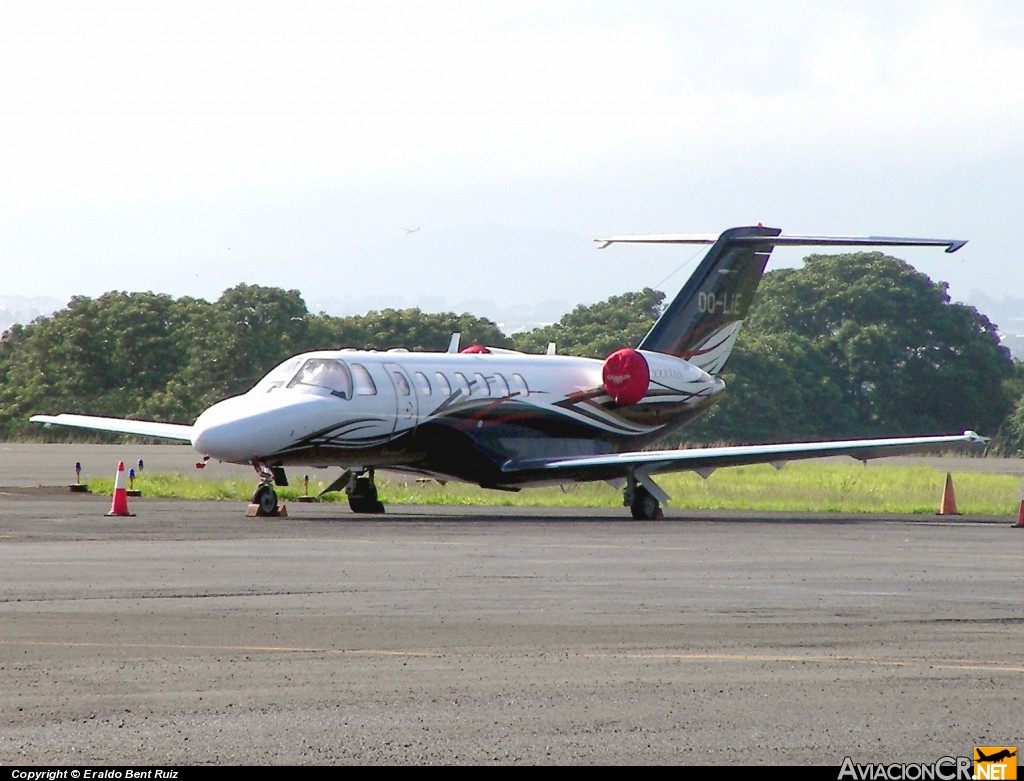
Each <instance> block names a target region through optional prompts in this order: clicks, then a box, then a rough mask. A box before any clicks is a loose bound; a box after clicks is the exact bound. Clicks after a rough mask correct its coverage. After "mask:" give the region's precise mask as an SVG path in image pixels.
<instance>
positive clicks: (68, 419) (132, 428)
mask: <svg viewBox="0 0 1024 781" xmlns="http://www.w3.org/2000/svg"><path fill="white" fill-rule="evenodd" d="M29 422H31V423H43V424H44V425H47V426H51V425H52V426H71V427H73V428H87V429H91V430H92V431H109V432H112V433H116V434H134V435H135V436H139V437H159V438H160V439H175V440H179V441H181V442H191V441H192V427H191V426H183V425H181V424H179V423H156V422H153V421H149V420H126V419H124V418H103V417H99V416H96V415H69V414H62V415H33V416H32V417H31V418H29Z"/></svg>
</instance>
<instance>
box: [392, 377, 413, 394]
mask: <svg viewBox="0 0 1024 781" xmlns="http://www.w3.org/2000/svg"><path fill="white" fill-rule="evenodd" d="M391 376H392V377H394V378H395V387H396V388H398V392H399V393H400V394H402V395H403V396H408V395H409V394H411V393H412V388H410V387H409V381H408V380H407V379H405V375H404V374H402V373H401V372H396V371H393V372H391Z"/></svg>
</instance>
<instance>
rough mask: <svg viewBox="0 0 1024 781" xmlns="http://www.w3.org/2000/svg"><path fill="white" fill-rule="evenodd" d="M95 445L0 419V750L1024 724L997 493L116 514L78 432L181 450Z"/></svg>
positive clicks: (264, 752)
mask: <svg viewBox="0 0 1024 781" xmlns="http://www.w3.org/2000/svg"><path fill="white" fill-rule="evenodd" d="M91 447H97V446H91ZM98 447H100V448H101V450H99V451H84V450H82V449H76V448H73V447H72V446H34V447H29V446H6V445H0V485H6V486H9V487H8V488H4V489H0V498H2V500H3V501H2V502H0V583H2V592H0V702H2V703H3V706H2V707H3V719H2V723H0V764H5V765H10V764H22V765H24V764H33V765H42V764H47V765H48V764H93V765H112V764H130V765H139V766H145V765H154V764H182V765H198V764H212V765H234V764H244V765H272V764H299V765H326V764H370V765H381V764H397V765H429V764H445V765H456V764H542V765H555V764H557V765H565V764H587V765H594V764H631V765H636V764H667V765H694V764H696V765H712V766H724V765H729V766H744V765H774V764H797V765H832V766H838V765H840V764H841V763H842V761H843V759H844V758H845V757H847V756H849V757H851V759H852V760H853V761H854V762H856V763H861V764H864V763H870V762H884V763H886V764H889V763H912V762H925V763H930V762H934V761H936V760H938V759H939V758H941V757H944V756H970V755H971V754H972V752H973V747H974V746H975V745H982V746H1006V745H1009V746H1018V745H1020V744H1021V743H1022V742H1024V741H1022V734H1021V719H1020V713H1021V707H1022V697H1024V588H1022V583H1021V577H1020V573H1021V571H1022V563H1024V530H1020V529H1014V528H1011V524H1012V523H1013V522H1014V521H1015V520H1016V519H1013V518H980V519H979V518H969V519H967V518H956V517H949V516H942V517H935V516H913V517H896V518H894V517H879V516H864V517H843V516H838V515H800V516H795V517H794V516H788V515H783V514H771V515H764V514H755V513H743V514H741V513H713V514H712V513H708V514H696V513H691V512H674V511H671V510H670V511H669V512H668V517H667V519H666V520H664V521H658V522H636V521H632V520H627V519H626V518H625V517H624V511H613V512H602V511H593V510H586V511H578V512H574V511H563V510H557V511H556V510H540V511H537V510H515V511H510V510H506V509H483V510H482V509H480V508H455V509H443V510H440V509H437V508H429V509H427V508H411V507H405V508H403V507H389V508H388V514H387V515H385V516H383V517H356V516H352V515H351V514H350V513H349V511H348V509H347V507H345V506H344V505H342V504H330V505H328V504H297V503H290V504H289V505H288V512H289V515H288V517H287V518H280V519H267V518H245V517H244V515H243V512H244V507H242V506H241V505H239V504H238V503H234V502H205V501H193V502H186V501H171V500H159V499H151V498H146V497H145V496H143V497H142V498H132V499H130V500H129V503H130V510H131V512H133V513H134V514H135V515H134V517H127V518H125V517H116V518H110V517H107V516H106V515H105V513H106V512H107V510H108V509H109V508H110V497H105V496H94V495H82V494H72V493H70V492H69V490H68V488H67V484H68V483H69V482H73V481H74V473H73V471H71V467H73V464H74V461H75V460H83V458H85V457H83V456H82V455H81V453H83V452H88V454H89V456H88V460H89V463H90V466H89V469H90V470H93V471H92V473H93V474H105V471H104V470H106V471H111V470H112V469H113V468H114V467H116V462H117V460H124V461H125V462H126V464H129V463H134V462H135V460H136V459H137V457H142V458H144V459H145V461H146V468H147V469H150V468H152V469H157V468H158V467H159V468H160V470H161V471H172V470H171V469H169V468H168V467H167V466H166V465H164V462H163V461H162V459H165V458H166V459H170V461H169V462H168V463H170V464H172V466H173V465H174V464H179V463H180V466H181V469H183V470H184V469H187V468H190V465H191V463H192V462H194V460H195V456H194V454H193V453H192V452H191V450H190V449H188V448H175V447H174V446H168V447H166V448H155V449H140V448H135V449H134V450H132V451H131V452H129V451H127V450H126V449H125V448H124V447H122V446H98ZM54 448H56V449H54ZM102 448H109V450H106V449H102ZM94 452H95V453H96V454H97V455H96V457H97V458H100V457H103V458H106V459H107V460H106V461H105V462H103V463H102V464H100V465H95V466H94V465H93V464H92V461H91V458H92V454H93V453H94ZM137 453H139V454H140V455H138V456H137V455H136V454H137ZM109 457H113V460H112V462H111V460H110V458H109ZM15 462H17V463H15ZM97 463H99V462H97ZM85 466H86V464H85V462H84V461H83V471H85ZM218 468H219V467H218ZM223 468H224V469H231V470H237V469H238V468H237V467H223ZM204 473H205V470H204ZM233 473H234V474H237V471H233ZM111 475H112V471H111ZM35 486H44V487H41V488H40V487H35Z"/></svg>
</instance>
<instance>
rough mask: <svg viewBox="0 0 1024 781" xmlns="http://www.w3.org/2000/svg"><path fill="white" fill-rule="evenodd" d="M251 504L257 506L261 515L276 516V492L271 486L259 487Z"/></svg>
mask: <svg viewBox="0 0 1024 781" xmlns="http://www.w3.org/2000/svg"><path fill="white" fill-rule="evenodd" d="M253 504H257V505H259V508H260V514H261V515H268V516H273V515H277V491H275V490H274V487H273V486H272V485H261V486H260V487H259V488H257V489H256V494H255V495H254V496H253Z"/></svg>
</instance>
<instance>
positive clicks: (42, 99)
mask: <svg viewBox="0 0 1024 781" xmlns="http://www.w3.org/2000/svg"><path fill="white" fill-rule="evenodd" d="M0 72H2V73H3V77H2V79H0V141H2V143H0V263H2V268H3V284H2V287H0V293H2V294H7V295H26V296H29V295H46V296H52V297H54V298H57V299H60V300H62V301H66V300H67V298H69V297H70V296H72V295H76V294H82V295H89V296H97V295H100V294H102V293H103V292H106V291H108V290H132V291H136V290H153V291H156V292H164V293H170V294H172V295H174V296H181V295H192V296H200V297H203V298H207V299H209V300H214V299H216V298H217V297H218V296H219V295H220V293H221V292H222V291H223V290H224V289H226V288H229V287H232V286H234V285H236V284H238V283H240V282H248V283H258V284H264V285H274V286H279V287H285V288H298V289H299V290H301V291H302V293H303V295H304V298H305V299H306V301H307V303H309V304H310V305H311V307H312V308H314V309H315V308H316V307H317V306H318V305H321V304H322V303H323V302H328V301H332V302H334V304H337V305H338V306H343V305H347V306H348V307H349V308H353V309H357V310H358V309H360V308H361V310H362V311H365V310H366V309H370V308H374V309H379V308H384V307H388V306H421V307H422V308H424V309H428V310H438V309H447V308H459V309H460V310H461V308H462V307H463V306H464V305H467V304H470V305H473V306H474V307H475V308H474V309H473V310H472V311H473V312H474V314H479V315H482V316H490V317H494V316H495V315H494V314H493V312H491V311H488V309H487V307H488V306H492V307H494V308H495V309H498V308H501V307H507V306H509V305H523V306H527V305H531V304H533V303H535V302H538V301H542V300H552V301H558V302H565V303H566V304H567V306H569V307H571V306H572V305H574V304H577V303H581V302H587V303H589V302H593V301H597V300H600V299H603V298H606V297H608V296H610V295H614V294H618V293H622V292H625V291H627V290H635V289H639V288H641V287H644V286H647V285H650V286H656V287H662V288H663V289H666V290H668V291H669V292H671V293H674V292H675V291H676V290H677V289H678V287H679V286H680V285H681V284H682V282H683V281H684V280H685V275H686V271H687V269H688V268H689V267H691V266H692V261H691V262H690V264H689V265H685V266H684V267H683V268H682V269H681V270H680V266H682V265H683V264H684V262H686V261H688V259H690V258H691V256H692V254H693V252H692V250H691V249H678V248H672V249H663V248H649V247H648V248H644V247H628V246H614V247H611V248H608V249H605V250H597V249H595V248H594V245H593V242H592V239H593V238H595V237H598V236H601V235H607V234H618V233H630V232H644V233H648V232H665V231H673V232H717V231H719V230H722V229H724V228H727V227H731V226H734V225H748V224H755V223H757V222H762V223H764V224H766V225H772V226H776V227H780V228H782V229H783V230H784V231H786V232H793V233H844V234H856V235H864V234H882V235H917V236H928V237H953V238H966V239H969V240H970V243H969V244H968V245H967V248H966V249H964V250H962V251H961V252H959V253H957V254H956V255H945V254H943V253H942V252H941V250H894V251H893V254H896V255H898V256H899V257H904V258H906V259H907V260H909V261H910V262H911V263H913V264H914V265H915V266H916V267H917V268H918V269H919V270H921V271H923V272H925V273H927V274H928V275H929V276H931V277H932V278H933V279H936V280H945V281H948V282H949V283H950V292H951V294H952V295H953V297H954V298H955V299H969V298H970V296H971V294H972V291H974V290H977V291H981V292H983V293H985V294H987V295H989V296H992V297H994V298H1001V297H1003V296H1024V262H1022V258H1021V253H1020V251H1019V248H1018V243H1017V240H1016V239H1015V238H1014V237H1015V236H1016V235H1017V233H1018V232H1019V225H1020V222H1021V219H1020V211H1021V206H1022V203H1021V201H1022V199H1021V192H1022V185H1021V182H1022V181H1024V3H1020V2H1017V1H1016V0H988V1H986V0H970V1H969V2H962V1H961V0H930V1H929V2H900V1H899V0H895V1H894V0H885V1H884V2H870V1H868V2H858V3H850V2H833V1H832V0H825V1H823V2H815V3H810V2H792V3H787V2H777V3H771V2H753V0H750V1H748V2H721V1H716V2H713V3H708V2H693V3H690V2H644V0H629V1H628V2H595V1H594V0H587V1H586V2H579V3H576V2H558V0H546V1H545V2H536V3H533V2H511V1H510V2H503V3H479V2H464V3H456V2H441V1H439V0H432V1H431V2H428V3H413V2H380V1H379V0H378V1H376V2H373V3H358V4H357V3H354V2H351V3H350V2H324V3H317V2H295V1H294V0H293V1H291V2H287V3H285V2H244V3H243V2H216V1H213V2H211V1H210V0H204V2H195V3H193V2H183V1H182V0H175V2H167V3H162V2H124V3H118V2H104V1H103V0H93V1H92V2H87V3H80V2H73V3H72V2H48V1H47V0H38V1H37V2H33V3H5V4H4V5H3V6H2V10H0ZM417 228H418V230H415V232H407V231H412V230H413V229H417ZM803 254H804V252H802V251H799V250H788V251H781V250H777V251H776V254H775V256H774V258H775V260H773V262H775V263H776V265H783V264H785V265H793V264H795V263H797V262H798V261H799V258H800V257H802V255H803ZM674 272H675V273H674Z"/></svg>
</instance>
